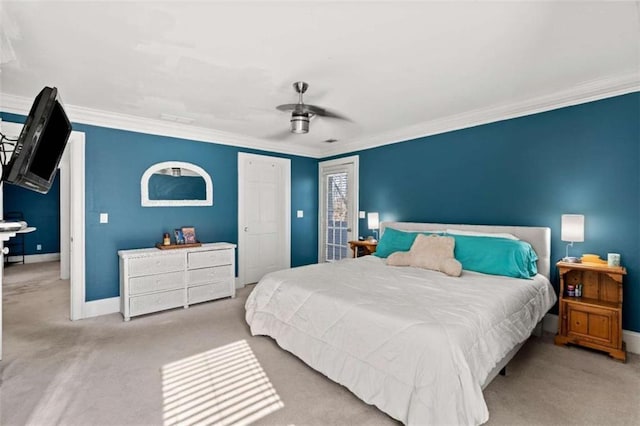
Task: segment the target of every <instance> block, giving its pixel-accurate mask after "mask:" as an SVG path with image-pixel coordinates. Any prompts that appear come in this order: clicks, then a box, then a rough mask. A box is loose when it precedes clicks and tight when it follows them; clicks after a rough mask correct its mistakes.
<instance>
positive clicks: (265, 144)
mask: <svg viewBox="0 0 640 426" xmlns="http://www.w3.org/2000/svg"><path fill="white" fill-rule="evenodd" d="M32 102H33V99H29V98H25V97H23V96H16V95H9V94H6V93H0V110H1V111H3V112H8V113H12V114H21V115H27V114H28V113H29V109H30V108H31V104H32ZM64 109H65V111H66V113H67V115H68V116H69V119H70V120H71V122H72V123H78V124H89V125H93V126H100V127H109V128H114V129H120V130H128V131H132V132H139V133H146V134H151V135H159V136H170V137H174V138H181V139H188V140H194V141H199V142H207V143H214V144H220V145H230V146H236V147H242V148H249V149H257V150H262V151H268V152H272V153H280V154H289V155H299V156H303V157H312V158H319V156H320V154H321V152H320V151H319V150H318V149H314V148H313V147H310V146H307V145H298V146H293V145H291V144H287V143H277V142H272V141H267V140H264V139H258V138H252V137H250V136H242V135H238V134H234V133H230V132H223V131H219V130H213V129H207V128H204V127H198V126H191V125H188V124H180V123H176V122H167V121H163V120H154V119H151V118H144V117H136V116H132V115H127V114H120V113H115V112H109V111H101V110H96V109H92V108H85V107H80V106H76V105H70V104H67V103H65V104H64Z"/></svg>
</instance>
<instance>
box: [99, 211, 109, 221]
mask: <svg viewBox="0 0 640 426" xmlns="http://www.w3.org/2000/svg"><path fill="white" fill-rule="evenodd" d="M100 223H109V213H100Z"/></svg>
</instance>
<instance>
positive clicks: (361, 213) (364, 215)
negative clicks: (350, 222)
mask: <svg viewBox="0 0 640 426" xmlns="http://www.w3.org/2000/svg"><path fill="white" fill-rule="evenodd" d="M358 217H359V218H360V219H366V218H367V212H363V211H361V212H359V214H358Z"/></svg>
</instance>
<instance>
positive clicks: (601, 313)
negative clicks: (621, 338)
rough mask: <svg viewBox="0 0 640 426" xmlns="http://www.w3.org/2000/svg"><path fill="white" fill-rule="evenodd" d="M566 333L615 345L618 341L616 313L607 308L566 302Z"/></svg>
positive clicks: (603, 343)
mask: <svg viewBox="0 0 640 426" xmlns="http://www.w3.org/2000/svg"><path fill="white" fill-rule="evenodd" d="M567 328H568V330H567V332H568V333H567V334H568V336H569V337H577V338H580V339H586V340H590V341H592V342H594V343H599V344H602V345H607V346H612V347H615V346H616V345H617V341H618V333H617V331H616V330H617V315H616V312H615V311H613V310H609V309H601V308H596V307H593V306H589V307H585V306H581V305H575V304H572V303H568V304H567Z"/></svg>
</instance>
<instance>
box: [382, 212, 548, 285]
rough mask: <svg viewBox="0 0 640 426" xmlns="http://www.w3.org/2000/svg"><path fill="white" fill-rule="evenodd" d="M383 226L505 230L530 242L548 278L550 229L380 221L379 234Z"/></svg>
mask: <svg viewBox="0 0 640 426" xmlns="http://www.w3.org/2000/svg"><path fill="white" fill-rule="evenodd" d="M385 228H394V229H397V230H399V231H413V232H418V231H444V230H445V229H447V228H449V229H461V230H464V231H477V232H507V233H509V234H513V235H515V236H516V237H518V238H520V239H521V240H523V241H526V242H528V243H529V244H531V246H532V247H533V249H534V250H535V251H536V254H537V255H538V273H540V274H542V275H544V276H545V277H547V278H549V279H550V277H549V274H550V271H551V229H550V228H542V227H535V226H492V225H458V224H451V223H415V222H382V223H381V224H380V236H382V234H384V230H385Z"/></svg>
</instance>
